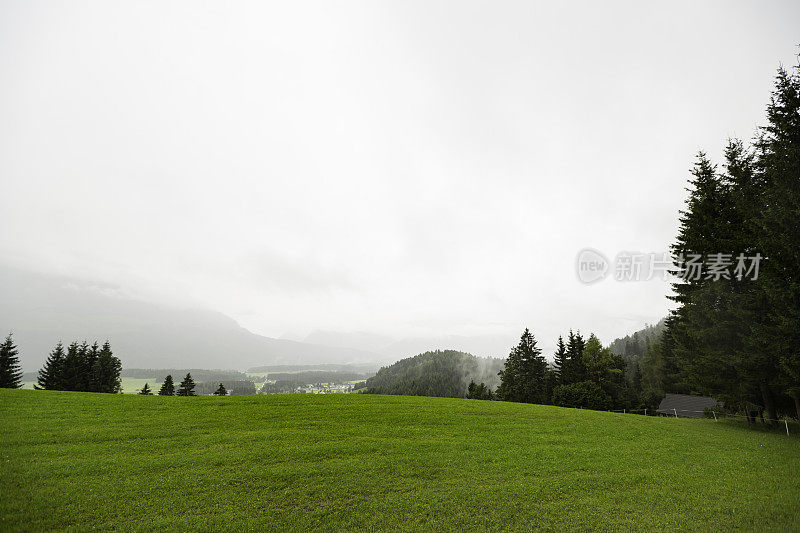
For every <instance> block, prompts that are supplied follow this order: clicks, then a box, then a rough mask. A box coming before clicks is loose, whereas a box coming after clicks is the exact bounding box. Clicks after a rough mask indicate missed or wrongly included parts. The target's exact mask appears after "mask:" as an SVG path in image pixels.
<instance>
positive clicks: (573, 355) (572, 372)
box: [561, 330, 586, 385]
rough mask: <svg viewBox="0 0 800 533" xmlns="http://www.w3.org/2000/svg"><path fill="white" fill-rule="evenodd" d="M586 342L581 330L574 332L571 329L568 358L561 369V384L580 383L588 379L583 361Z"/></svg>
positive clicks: (568, 341) (567, 347)
mask: <svg viewBox="0 0 800 533" xmlns="http://www.w3.org/2000/svg"><path fill="white" fill-rule="evenodd" d="M585 347H586V342H585V341H584V340H583V337H582V336H581V333H580V331H579V332H578V333H573V331H572V330H569V335H567V346H566V358H565V361H564V364H563V368H562V370H561V384H562V385H569V384H571V383H579V382H581V381H584V380H585V379H586V365H585V364H584V362H583V349H584V348H585Z"/></svg>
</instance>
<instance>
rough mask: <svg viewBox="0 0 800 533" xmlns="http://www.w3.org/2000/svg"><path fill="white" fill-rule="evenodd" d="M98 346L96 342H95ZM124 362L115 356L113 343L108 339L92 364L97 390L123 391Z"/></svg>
mask: <svg viewBox="0 0 800 533" xmlns="http://www.w3.org/2000/svg"><path fill="white" fill-rule="evenodd" d="M95 346H96V344H95ZM121 373H122V362H121V361H120V360H119V359H118V358H117V357H115V356H114V353H113V352H112V351H111V345H110V344H109V342H108V341H106V342H105V343H103V347H102V348H101V349H100V351H99V352H98V353H97V357H96V359H94V363H93V364H92V371H91V376H92V382H93V384H94V388H93V390H94V391H95V392H107V393H112V394H116V393H119V392H122V379H121V378H120V374H121Z"/></svg>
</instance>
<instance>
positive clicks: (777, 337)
mask: <svg viewBox="0 0 800 533" xmlns="http://www.w3.org/2000/svg"><path fill="white" fill-rule="evenodd" d="M755 166H756V174H757V176H758V178H759V180H760V181H762V182H763V183H764V202H763V210H762V211H761V213H760V216H759V217H758V219H757V220H758V225H757V226H758V230H759V231H758V232H757V235H758V237H759V241H758V246H759V248H760V249H761V250H762V251H763V253H764V256H765V259H766V260H765V261H764V265H763V270H762V273H761V277H760V278H759V280H758V281H759V283H758V285H759V287H760V288H761V289H762V293H763V296H764V299H765V303H766V307H767V308H768V309H769V313H768V317H767V319H766V320H763V321H760V322H759V323H757V324H756V325H755V327H754V334H753V337H752V343H751V346H754V347H756V348H757V349H758V352H757V359H756V360H753V361H752V365H751V368H750V369H748V370H753V371H754V372H756V373H757V374H759V375H760V376H761V383H760V385H761V387H762V388H768V389H769V390H770V391H774V390H775V389H776V388H777V387H778V386H781V385H782V387H781V389H782V392H783V393H784V394H788V395H789V396H791V397H792V398H793V399H794V408H795V409H794V410H795V413H796V415H797V416H798V418H800V246H798V243H800V66H797V67H794V68H793V69H792V70H791V71H787V70H785V69H783V68H781V69H780V70H779V71H778V75H777V78H776V80H775V87H774V89H773V92H772V97H771V99H770V102H769V105H768V106H767V125H766V127H764V128H762V135H761V137H760V138H759V139H758V141H757V142H756V156H755ZM774 359H777V366H778V370H779V374H778V375H777V376H772V377H774V378H777V379H772V380H768V379H767V378H768V377H769V376H768V375H767V373H769V372H772V368H773V364H774V362H775V360H774Z"/></svg>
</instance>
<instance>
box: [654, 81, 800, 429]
mask: <svg viewBox="0 0 800 533" xmlns="http://www.w3.org/2000/svg"><path fill="white" fill-rule="evenodd" d="M672 252H673V254H674V257H675V258H676V260H675V265H674V273H675V274H676V275H677V277H678V281H677V282H676V283H674V285H673V288H674V295H673V296H672V297H671V298H672V299H673V300H674V301H675V302H676V304H677V307H676V309H675V310H674V311H673V312H672V313H671V314H670V315H669V316H668V318H667V320H666V327H665V330H664V331H663V332H662V334H661V336H660V338H659V340H658V342H656V343H653V344H652V345H651V346H650V347H649V348H648V349H647V351H646V353H645V354H644V356H643V357H642V364H641V369H642V377H643V381H644V382H645V386H646V387H647V388H651V389H652V390H654V391H658V392H662V393H663V392H682V393H702V394H706V395H710V396H713V397H715V398H717V399H719V400H721V401H724V402H725V405H726V407H728V408H730V409H735V410H743V411H744V412H746V413H747V414H748V417H750V416H751V413H753V412H755V413H758V412H764V411H766V414H767V417H768V418H769V419H773V420H774V419H777V418H778V417H779V416H783V415H788V416H794V417H798V418H800V67H795V68H794V69H792V70H791V71H787V70H785V69H779V71H778V75H777V77H776V79H775V84H774V89H773V91H772V96H771V98H770V101H769V104H768V105H767V125H766V126H765V127H762V128H761V129H760V131H759V132H758V134H757V136H756V138H755V140H754V141H753V142H752V143H751V145H750V146H747V145H745V144H744V143H743V142H741V141H739V140H730V141H729V142H728V144H727V146H726V148H725V152H724V164H723V166H722V168H719V167H718V166H716V165H715V164H714V163H713V162H712V161H711V160H710V159H709V158H708V157H707V156H706V155H705V154H704V153H702V152H701V153H700V154H699V155H698V156H697V160H696V163H695V165H694V168H693V169H692V178H691V179H690V189H689V197H688V199H687V201H686V207H685V209H684V210H682V211H681V213H680V229H679V234H678V237H677V239H676V240H675V242H674V243H673V245H672ZM742 256H748V257H760V258H762V259H761V261H760V264H759V265H758V266H759V267H760V268H758V270H754V269H752V268H750V269H748V271H746V272H743V271H742V270H739V271H738V272H737V269H736V268H732V269H731V271H729V272H727V271H722V272H720V271H719V270H716V271H715V270H714V269H713V268H712V266H713V265H709V264H702V265H701V266H702V267H703V268H702V270H700V269H698V268H697V266H698V265H697V261H695V264H692V261H691V258H697V257H701V258H708V257H713V258H714V259H715V260H720V259H722V260H724V261H725V262H726V264H729V265H736V264H737V258H739V257H742ZM717 262H718V261H717ZM737 266H738V265H737Z"/></svg>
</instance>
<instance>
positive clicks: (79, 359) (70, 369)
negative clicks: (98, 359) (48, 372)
mask: <svg viewBox="0 0 800 533" xmlns="http://www.w3.org/2000/svg"><path fill="white" fill-rule="evenodd" d="M87 348H88V345H87V344H86V343H85V342H84V343H83V345H80V344H78V343H77V342H75V341H73V342H71V343H70V344H69V346H67V353H66V355H65V356H64V364H63V365H62V370H61V373H60V381H61V387H62V388H61V390H69V391H77V390H80V389H79V388H80V385H81V380H82V378H83V375H82V374H83V356H84V352H85V351H86V349H87Z"/></svg>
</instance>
